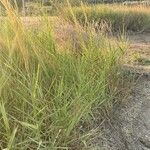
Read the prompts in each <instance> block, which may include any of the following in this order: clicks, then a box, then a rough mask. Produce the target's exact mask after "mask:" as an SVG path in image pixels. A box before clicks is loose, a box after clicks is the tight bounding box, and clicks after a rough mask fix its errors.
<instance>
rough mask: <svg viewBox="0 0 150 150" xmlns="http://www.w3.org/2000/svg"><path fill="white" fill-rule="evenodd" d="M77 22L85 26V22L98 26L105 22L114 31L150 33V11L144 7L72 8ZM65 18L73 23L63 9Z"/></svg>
mask: <svg viewBox="0 0 150 150" xmlns="http://www.w3.org/2000/svg"><path fill="white" fill-rule="evenodd" d="M73 12H74V15H75V17H76V18H77V21H78V22H79V23H80V24H82V25H86V24H87V22H88V23H89V22H90V23H95V24H96V25H99V24H100V23H101V22H102V21H106V22H107V23H108V24H110V26H112V29H113V30H114V31H118V30H119V31H122V30H126V31H128V30H130V31H136V32H139V31H150V9H149V7H145V6H140V5H138V6H124V5H119V4H118V5H116V4H111V5H110V4H109V5H106V4H105V5H102V4H101V5H92V6H91V5H84V4H83V5H82V6H80V7H73ZM64 13H65V15H66V17H67V18H68V19H69V20H71V21H73V17H72V15H70V13H69V10H68V9H64Z"/></svg>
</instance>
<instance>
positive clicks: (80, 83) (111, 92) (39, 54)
mask: <svg viewBox="0 0 150 150" xmlns="http://www.w3.org/2000/svg"><path fill="white" fill-rule="evenodd" d="M3 3H4V5H5V7H6V8H7V14H8V16H7V17H6V18H3V19H4V20H2V22H1V24H0V70H1V72H0V120H1V121H0V137H1V148H2V149H15V150H20V149H22V150H26V149H50V150H54V149H70V147H71V148H75V149H81V147H84V145H83V143H86V140H87V137H88V136H89V135H90V134H89V133H88V132H87V131H89V129H88V128H89V124H90V120H91V119H92V116H93V110H94V109H96V108H101V106H102V104H106V103H107V102H110V103H111V101H113V100H114V99H116V98H117V93H118V92H120V91H119V90H118V88H117V87H118V83H119V70H118V69H119V64H120V59H121V57H122V54H123V52H124V45H122V43H119V42H118V43H117V44H116V42H113V41H111V40H110V39H109V38H107V36H105V35H103V34H102V35H99V36H98V37H99V38H96V39H95V33H94V32H93V30H92V29H90V28H89V29H88V31H87V35H88V37H89V38H87V40H86V41H84V40H83V38H82V35H81V32H80V30H79V29H78V27H77V26H74V28H75V29H76V30H75V31H76V33H77V35H78V36H77V40H79V43H81V45H80V49H75V48H73V47H72V46H71V45H70V46H68V49H67V52H65V51H66V48H64V50H63V51H61V52H60V47H58V46H57V45H56V43H55V37H54V35H53V30H52V27H51V22H49V19H48V18H45V17H43V18H41V20H40V22H41V25H40V27H38V26H37V27H35V26H34V27H29V26H28V25H27V26H24V25H23V24H22V22H21V20H20V18H18V16H16V15H15V13H14V12H13V10H12V8H11V7H9V5H8V4H7V3H5V1H3ZM5 19H6V20H5ZM76 25H77V24H76ZM83 30H84V29H82V31H83ZM85 31H86V30H85ZM75 51H76V52H75ZM82 125H83V126H85V129H84V128H81V127H82ZM86 130H87V131H86ZM85 131H86V132H85ZM82 141H84V142H82Z"/></svg>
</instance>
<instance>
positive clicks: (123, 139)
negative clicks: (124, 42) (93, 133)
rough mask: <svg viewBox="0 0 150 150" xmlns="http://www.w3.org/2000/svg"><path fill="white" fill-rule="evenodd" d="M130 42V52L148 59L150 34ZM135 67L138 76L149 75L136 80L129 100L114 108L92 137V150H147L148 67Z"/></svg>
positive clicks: (149, 127) (149, 120)
mask: <svg viewBox="0 0 150 150" xmlns="http://www.w3.org/2000/svg"><path fill="white" fill-rule="evenodd" d="M129 41H130V50H132V51H136V52H138V53H140V54H141V55H146V56H147V59H149V58H150V33H144V34H137V35H130V36H129ZM133 67H134V66H133ZM135 68H136V70H137V72H138V74H139V75H140V74H141V75H143V74H142V71H143V72H144V71H146V72H148V73H147V75H146V76H145V75H143V76H141V78H139V80H138V81H137V83H136V84H135V85H134V87H133V89H132V92H131V95H130V96H129V98H128V100H126V101H124V102H122V104H121V106H120V107H117V108H115V109H114V111H113V112H114V113H113V114H112V117H111V118H110V120H108V121H107V122H106V123H105V124H104V127H103V129H101V131H100V135H99V136H98V137H96V138H93V140H92V143H93V145H94V148H93V147H92V148H91V150H150V72H149V71H150V64H149V65H147V66H142V65H140V66H137V65H136V67H135ZM139 68H140V69H142V71H141V72H140V73H139V71H138V69H139Z"/></svg>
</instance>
